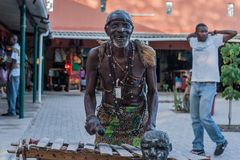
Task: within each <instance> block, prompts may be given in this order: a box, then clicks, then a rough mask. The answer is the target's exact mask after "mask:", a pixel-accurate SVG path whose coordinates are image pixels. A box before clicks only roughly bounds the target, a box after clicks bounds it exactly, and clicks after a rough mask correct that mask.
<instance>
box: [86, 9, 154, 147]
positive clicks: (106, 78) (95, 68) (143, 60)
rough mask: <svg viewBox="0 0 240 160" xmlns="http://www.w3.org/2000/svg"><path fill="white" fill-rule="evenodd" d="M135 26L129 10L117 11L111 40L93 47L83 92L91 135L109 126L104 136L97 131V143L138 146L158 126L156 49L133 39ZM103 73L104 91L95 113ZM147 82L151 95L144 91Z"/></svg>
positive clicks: (108, 24)
mask: <svg viewBox="0 0 240 160" xmlns="http://www.w3.org/2000/svg"><path fill="white" fill-rule="evenodd" d="M133 29H134V26H133V23H132V20H131V17H130V15H129V14H128V13H127V12H125V11H123V10H116V11H113V12H112V13H110V14H109V16H108V17H107V20H106V24H105V32H106V34H107V35H108V36H109V38H110V41H107V42H105V43H103V44H101V45H100V46H98V47H96V48H93V49H91V50H90V52H89V56H88V59H87V65H86V73H87V76H86V79H87V86H86V92H85V97H84V104H85V111H86V125H85V128H86V130H87V132H88V133H89V134H91V135H93V134H95V133H96V132H97V131H99V130H98V129H99V128H100V127H103V128H104V129H105V134H104V136H100V135H99V134H97V135H96V140H95V142H96V143H100V142H101V143H110V144H122V143H127V144H131V145H134V146H139V145H140V139H141V137H142V135H143V133H144V132H145V131H147V130H154V129H155V127H156V117H157V111H158V95H157V85H156V84H157V81H156V59H155V58H156V57H155V51H154V50H153V49H152V48H151V47H149V46H147V45H145V44H144V43H141V42H140V41H138V40H135V41H131V40H130V37H131V34H132V32H133ZM98 78H99V79H100V81H101V85H102V88H103V93H102V101H101V105H100V106H99V110H98V112H97V115H96V113H95V112H96V94H95V89H96V86H97V80H98ZM145 82H146V84H147V94H145V92H144V84H145ZM145 95H147V96H146V97H145ZM145 100H146V103H145ZM98 133H99V132H98ZM100 133H102V132H100Z"/></svg>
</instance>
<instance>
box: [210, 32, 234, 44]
mask: <svg viewBox="0 0 240 160" xmlns="http://www.w3.org/2000/svg"><path fill="white" fill-rule="evenodd" d="M212 33H213V34H223V42H227V41H228V40H229V39H231V38H233V37H234V36H236V35H237V31H234V30H214V31H213V32H212Z"/></svg>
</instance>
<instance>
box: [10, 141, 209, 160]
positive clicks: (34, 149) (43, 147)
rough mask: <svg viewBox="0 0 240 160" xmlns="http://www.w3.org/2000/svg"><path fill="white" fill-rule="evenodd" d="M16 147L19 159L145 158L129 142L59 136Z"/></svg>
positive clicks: (177, 159) (193, 158) (186, 158)
mask: <svg viewBox="0 0 240 160" xmlns="http://www.w3.org/2000/svg"><path fill="white" fill-rule="evenodd" d="M11 145H12V146H14V149H11V150H8V152H9V153H14V154H16V157H17V158H18V159H22V160H27V158H36V159H38V160H143V158H142V151H141V149H140V148H137V147H134V146H131V145H129V144H122V145H110V144H106V143H100V144H98V145H94V144H90V143H82V142H78V143H65V142H64V140H63V139H61V138H58V139H56V140H55V141H50V139H49V138H42V139H40V140H35V139H29V140H22V141H20V142H19V143H15V144H11ZM210 159H211V158H210V157H209V156H197V155H192V154H190V153H188V154H179V153H178V154H173V155H170V156H169V158H168V160H210Z"/></svg>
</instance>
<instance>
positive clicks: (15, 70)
mask: <svg viewBox="0 0 240 160" xmlns="http://www.w3.org/2000/svg"><path fill="white" fill-rule="evenodd" d="M17 41H18V37H17V36H16V35H12V36H11V38H10V43H11V49H12V54H11V65H10V68H9V74H8V82H7V97H8V112H7V113H4V114H2V116H15V115H16V113H17V111H16V101H17V95H18V89H19V83H20V46H19V44H18V42H17Z"/></svg>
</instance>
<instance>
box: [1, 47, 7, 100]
mask: <svg viewBox="0 0 240 160" xmlns="http://www.w3.org/2000/svg"><path fill="white" fill-rule="evenodd" d="M6 60H7V55H6V52H5V48H4V46H3V44H2V43H0V92H1V98H6V93H5V90H6V89H5V87H6V83H7V76H8V71H7V68H6Z"/></svg>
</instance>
